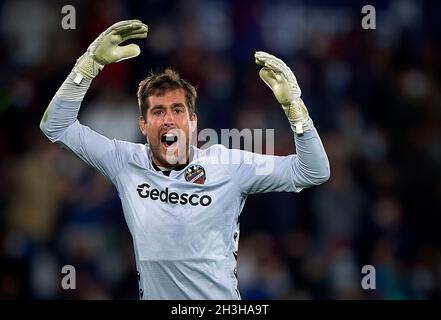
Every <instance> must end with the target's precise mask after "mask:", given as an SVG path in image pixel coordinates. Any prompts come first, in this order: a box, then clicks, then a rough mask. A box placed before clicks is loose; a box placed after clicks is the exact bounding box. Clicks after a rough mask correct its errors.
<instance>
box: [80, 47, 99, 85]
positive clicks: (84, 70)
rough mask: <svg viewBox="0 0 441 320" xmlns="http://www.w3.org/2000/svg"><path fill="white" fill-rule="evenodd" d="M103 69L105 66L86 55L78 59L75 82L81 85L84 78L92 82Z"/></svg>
mask: <svg viewBox="0 0 441 320" xmlns="http://www.w3.org/2000/svg"><path fill="white" fill-rule="evenodd" d="M103 68H104V66H103V65H101V64H99V63H98V62H96V61H95V60H94V59H93V58H92V57H91V56H90V55H88V54H87V53H85V54H83V55H82V56H81V57H80V58H78V60H77V62H76V64H75V67H74V70H73V71H74V72H75V73H76V77H75V79H74V82H75V83H76V84H79V83H80V82H81V80H82V79H83V78H86V79H88V80H92V79H93V78H95V77H96V76H97V75H98V73H100V71H101V70H102V69H103Z"/></svg>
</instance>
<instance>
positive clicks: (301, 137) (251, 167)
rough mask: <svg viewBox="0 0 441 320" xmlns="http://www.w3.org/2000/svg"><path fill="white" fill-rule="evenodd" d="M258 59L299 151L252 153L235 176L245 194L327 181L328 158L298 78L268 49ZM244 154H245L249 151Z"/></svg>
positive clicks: (288, 188) (261, 73) (285, 189)
mask: <svg viewBox="0 0 441 320" xmlns="http://www.w3.org/2000/svg"><path fill="white" fill-rule="evenodd" d="M255 61H256V63H257V64H258V65H261V66H263V68H261V70H260V72H259V75H260V77H261V78H262V80H263V81H264V82H265V83H266V84H267V85H268V86H269V87H270V88H271V90H272V91H273V93H274V95H275V97H276V99H277V101H278V102H279V103H280V104H281V105H282V108H283V111H284V112H285V115H286V117H287V118H288V121H289V123H290V125H291V129H292V130H293V132H294V140H295V145H296V150H297V153H296V154H293V155H290V156H284V157H283V156H269V155H258V154H253V155H252V159H253V160H252V161H250V163H248V164H247V163H245V162H243V163H241V165H240V166H237V167H236V169H237V171H236V172H235V173H234V179H237V180H238V185H239V186H240V187H241V190H242V192H243V193H245V194H248V193H258V192H271V191H288V192H290V191H291V192H292V191H296V192H298V191H301V190H302V189H303V188H307V187H311V186H315V185H319V184H322V183H324V182H325V181H327V180H328V179H329V177H330V168H329V160H328V157H327V155H326V152H325V149H324V148H323V144H322V142H321V139H320V136H319V135H318V133H317V130H316V129H315V128H314V124H313V122H312V120H311V118H310V117H309V113H308V110H307V109H306V106H305V104H304V103H303V100H302V99H301V98H300V96H301V93H302V92H301V90H300V87H299V85H298V83H297V79H296V77H295V76H294V74H293V72H292V71H291V69H290V68H289V67H288V66H287V65H286V64H285V63H284V62H283V61H282V60H280V59H278V58H276V57H275V56H273V55H271V54H268V53H266V52H262V51H258V52H256V53H255ZM234 152H236V151H234ZM242 153H243V154H244V156H245V155H246V152H242ZM259 168H260V169H259ZM262 168H264V169H265V170H263V169H262Z"/></svg>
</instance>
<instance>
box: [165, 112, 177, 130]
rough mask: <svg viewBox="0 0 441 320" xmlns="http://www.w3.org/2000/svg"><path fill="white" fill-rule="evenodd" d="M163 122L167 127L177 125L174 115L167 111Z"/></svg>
mask: <svg viewBox="0 0 441 320" xmlns="http://www.w3.org/2000/svg"><path fill="white" fill-rule="evenodd" d="M163 121H164V122H163V123H164V125H165V126H167V127H173V126H174V125H175V120H174V117H173V113H172V112H170V111H169V110H167V111H166V112H165V115H164V118H163Z"/></svg>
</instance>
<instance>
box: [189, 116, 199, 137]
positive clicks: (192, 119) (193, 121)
mask: <svg viewBox="0 0 441 320" xmlns="http://www.w3.org/2000/svg"><path fill="white" fill-rule="evenodd" d="M197 127H198V116H197V115H196V113H193V114H192V115H191V116H190V133H194V131H195V130H196V129H197Z"/></svg>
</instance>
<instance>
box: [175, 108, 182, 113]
mask: <svg viewBox="0 0 441 320" xmlns="http://www.w3.org/2000/svg"><path fill="white" fill-rule="evenodd" d="M175 112H176V113H183V112H184V109H183V108H175Z"/></svg>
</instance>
